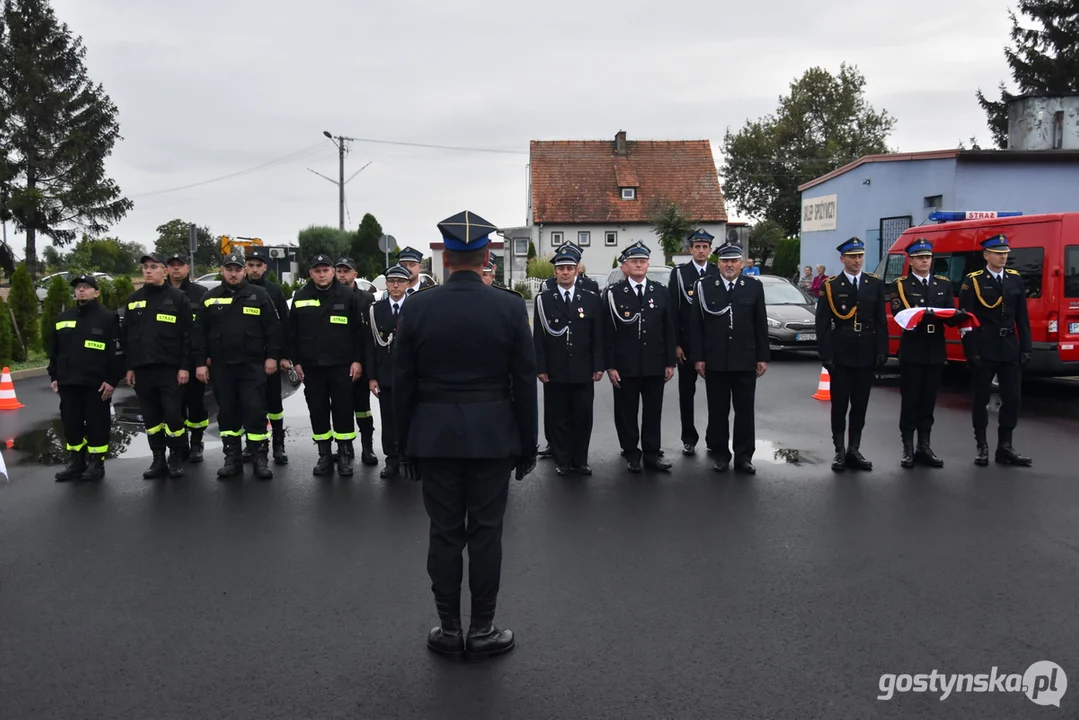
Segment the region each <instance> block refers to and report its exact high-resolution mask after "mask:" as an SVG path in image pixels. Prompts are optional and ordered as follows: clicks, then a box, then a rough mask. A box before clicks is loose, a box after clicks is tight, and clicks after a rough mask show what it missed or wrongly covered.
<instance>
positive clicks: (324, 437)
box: [311, 432, 333, 442]
mask: <svg viewBox="0 0 1079 720" xmlns="http://www.w3.org/2000/svg"><path fill="white" fill-rule="evenodd" d="M311 439H312V440H314V441H315V442H320V441H322V440H333V433H332V432H328V433H319V434H312V435H311Z"/></svg>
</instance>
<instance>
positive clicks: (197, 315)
mask: <svg viewBox="0 0 1079 720" xmlns="http://www.w3.org/2000/svg"><path fill="white" fill-rule="evenodd" d="M198 319H199V314H198V313H191V322H195V321H196V320H198Z"/></svg>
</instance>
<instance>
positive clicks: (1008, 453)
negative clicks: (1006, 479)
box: [993, 428, 1034, 467]
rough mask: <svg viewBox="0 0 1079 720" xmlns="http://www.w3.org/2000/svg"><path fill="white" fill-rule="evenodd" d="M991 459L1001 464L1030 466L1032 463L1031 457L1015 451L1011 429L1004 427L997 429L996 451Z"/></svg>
mask: <svg viewBox="0 0 1079 720" xmlns="http://www.w3.org/2000/svg"><path fill="white" fill-rule="evenodd" d="M993 459H994V460H996V461H997V462H998V463H1000V464H1001V465H1018V466H1020V467H1030V466H1031V465H1032V464H1034V461H1033V460H1032V459H1031V458H1028V457H1026V456H1024V455H1020V454H1019V453H1018V452H1016V450H1015V448H1013V447H1012V431H1011V430H1009V429H1005V428H1000V429H999V430H997V452H996V456H995V457H994V458H993Z"/></svg>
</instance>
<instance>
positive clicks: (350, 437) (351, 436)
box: [333, 430, 356, 440]
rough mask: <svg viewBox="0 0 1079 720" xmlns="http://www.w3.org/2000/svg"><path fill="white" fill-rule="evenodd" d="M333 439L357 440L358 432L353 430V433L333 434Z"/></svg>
mask: <svg viewBox="0 0 1079 720" xmlns="http://www.w3.org/2000/svg"><path fill="white" fill-rule="evenodd" d="M333 439H334V440H355V439H356V431H355V430H353V431H352V432H347V433H339V432H335V433H334V434H333Z"/></svg>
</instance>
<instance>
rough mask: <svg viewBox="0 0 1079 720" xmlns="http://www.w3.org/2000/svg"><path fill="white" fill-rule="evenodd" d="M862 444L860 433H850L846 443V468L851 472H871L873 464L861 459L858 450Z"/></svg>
mask: <svg viewBox="0 0 1079 720" xmlns="http://www.w3.org/2000/svg"><path fill="white" fill-rule="evenodd" d="M861 444H862V431H861V430H859V431H858V432H854V431H851V434H850V438H849V440H848V442H847V467H849V468H851V469H852V470H872V469H873V463H871V462H869V461H868V460H866V459H865V458H864V457H862V453H861V451H860V450H859V447H861Z"/></svg>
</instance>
